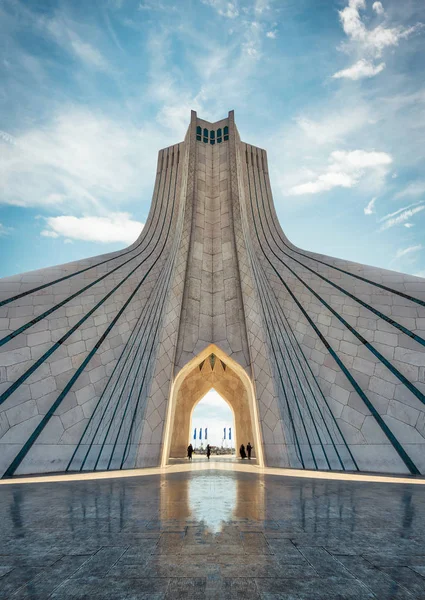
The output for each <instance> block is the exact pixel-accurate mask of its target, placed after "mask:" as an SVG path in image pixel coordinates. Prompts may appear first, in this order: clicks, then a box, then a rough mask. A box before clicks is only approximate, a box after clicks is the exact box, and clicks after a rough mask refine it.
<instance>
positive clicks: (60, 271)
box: [0, 112, 425, 477]
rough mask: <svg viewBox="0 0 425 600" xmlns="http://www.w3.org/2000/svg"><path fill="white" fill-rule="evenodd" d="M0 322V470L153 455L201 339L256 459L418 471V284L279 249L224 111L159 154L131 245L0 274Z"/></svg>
mask: <svg viewBox="0 0 425 600" xmlns="http://www.w3.org/2000/svg"><path fill="white" fill-rule="evenodd" d="M0 328H1V333H0V474H1V475H2V476H5V477H7V476H12V475H14V474H23V473H34V472H48V471H66V470H69V471H76V470H96V469H121V468H132V467H135V466H141V467H143V466H152V465H158V464H160V462H161V459H162V451H163V448H164V447H165V445H164V442H165V440H164V436H165V430H166V428H165V424H166V421H167V416H168V413H169V400H170V394H171V390H172V386H173V382H174V381H175V378H176V377H177V376H178V374H179V373H180V372H181V370H182V369H184V368H185V365H187V364H188V363H189V362H191V361H194V360H196V357H197V356H198V355H199V354H200V353H201V352H203V351H204V350H205V348H207V347H208V346H209V345H211V344H213V345H215V346H216V347H218V348H219V349H220V350H221V351H222V352H223V355H225V356H227V357H229V361H230V362H231V361H233V362H234V363H237V364H238V365H239V366H240V367H241V368H242V369H244V370H245V372H246V374H247V375H248V377H249V378H250V381H251V382H252V386H253V390H254V393H255V402H256V411H257V414H258V424H257V425H258V426H259V431H260V432H261V445H262V451H263V454H264V460H265V462H266V464H268V465H270V466H282V467H283V466H284V467H294V468H305V469H331V470H334V469H335V470H347V471H356V470H361V471H381V472H390V473H391V472H393V473H412V474H418V473H425V280H423V279H420V278H417V277H413V276H409V275H404V274H402V273H396V272H392V271H387V270H383V269H377V268H374V267H370V266H366V265H361V264H357V263H352V262H348V261H343V260H340V259H336V258H332V257H328V256H323V255H321V254H316V253H312V252H306V251H303V250H301V249H300V248H297V247H295V246H294V245H293V244H291V242H290V241H289V240H288V239H287V238H286V236H285V234H284V233H283V231H282V229H281V227H280V225H279V221H278V219H277V216H276V212H275V207H274V204H273V199H272V192H271V186H270V180H269V174H268V166H267V155H266V152H265V151H264V150H262V149H260V148H256V147H254V146H251V145H249V144H246V143H243V142H242V141H241V140H240V137H239V133H238V131H237V128H236V125H235V122H234V114H233V112H231V113H229V115H228V118H227V119H223V120H221V121H219V122H217V123H209V122H206V121H204V120H202V119H199V118H198V117H197V115H196V113H194V112H193V113H192V117H191V123H190V126H189V129H188V132H187V134H186V137H185V140H184V141H183V142H181V143H179V144H176V145H174V146H170V147H169V148H165V149H164V150H161V151H160V152H159V156H158V167H157V174H156V181H155V188H154V193H153V200H152V206H151V210H150V213H149V217H148V219H147V222H146V225H145V227H144V229H143V231H142V233H141V235H140V237H139V238H138V240H137V241H136V242H135V243H134V244H132V245H131V246H130V247H128V248H126V249H125V250H122V251H119V252H114V253H110V254H106V255H102V256H96V257H94V258H90V259H86V260H82V261H76V262H73V263H69V264H66V265H60V266H57V267H52V268H48V269H42V270H39V271H34V272H31V273H24V274H21V275H17V276H14V277H8V278H6V279H2V280H0ZM225 362H226V361H224V364H225ZM229 372H230V371H229ZM210 379H211V377H210ZM203 385H204V384H203ZM218 385H219V384H218V383H217V386H218ZM186 388H187V389H189V388H190V386H189V381H188V383H187V385H186V387H184V388H183V389H186ZM225 389H226V385H225V382H224V379H223V390H225ZM228 393H229V394H230V391H229V392H228ZM241 394H243V392H242V391H241ZM238 406H239V405H238ZM254 425H255V424H254V423H251V426H252V428H253V429H254ZM247 427H248V429H247V430H249V425H247Z"/></svg>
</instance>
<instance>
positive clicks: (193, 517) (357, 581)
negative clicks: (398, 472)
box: [0, 471, 425, 600]
mask: <svg viewBox="0 0 425 600" xmlns="http://www.w3.org/2000/svg"><path fill="white" fill-rule="evenodd" d="M200 491H201V492H202V494H201V495H200ZM223 498H225V503H224V504H223ZM170 499H172V501H170ZM383 515H385V517H384V516H383ZM0 524H1V528H2V539H1V546H0V600H3V599H7V600H13V598H14V597H15V598H29V597H31V598H32V600H39V598H42V600H48V599H49V600H50V598H49V596H50V597H52V598H54V599H55V600H82V599H90V600H99V599H101V600H109V598H111V600H133V599H136V598H137V600H140V599H142V600H143V599H145V598H146V599H147V598H149V600H160V599H161V600H163V599H164V597H165V596H166V595H167V598H171V597H173V595H174V596H175V597H178V594H179V595H180V596H182V597H184V594H185V593H186V596H187V597H188V598H189V600H190V594H192V595H193V596H195V597H200V598H205V599H206V600H223V599H224V600H227V599H229V600H230V599H232V600H233V598H244V600H245V598H246V599H247V600H250V599H251V598H254V599H256V598H262V599H263V600H264V599H266V600H278V599H281V598H286V599H287V598H289V599H293V600H322V599H323V600H324V599H326V600H337V599H338V600H354V599H355V600H364V599H365V598H375V600H377V599H378V600H407V599H408V598H416V599H418V598H421V600H424V598H425V594H424V593H423V588H424V585H425V583H424V582H425V573H424V571H425V558H424V557H425V552H424V548H425V542H424V540H425V496H424V493H423V488H422V487H421V486H410V485H409V484H406V485H398V484H396V485H390V486H387V485H382V484H379V483H365V482H361V483H358V482H354V481H349V482H341V481H323V480H315V479H301V478H295V477H291V478H285V477H269V476H263V475H261V476H258V475H256V474H254V473H252V472H240V473H232V472H228V473H224V472H219V471H217V472H214V471H209V472H206V471H199V472H189V473H174V474H169V475H168V474H167V475H165V476H161V477H151V476H149V477H141V478H138V477H132V478H123V479H112V480H96V481H95V480H91V481H90V480H85V481H73V482H61V483H60V485H53V484H51V483H49V484H43V483H40V484H37V483H34V484H31V485H22V484H16V485H12V486H1V485H0ZM199 582H202V583H199ZM203 582H205V586H204V583H203ZM14 594H15V596H14Z"/></svg>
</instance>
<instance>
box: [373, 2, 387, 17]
mask: <svg viewBox="0 0 425 600" xmlns="http://www.w3.org/2000/svg"><path fill="white" fill-rule="evenodd" d="M372 9H373V10H374V11H375V12H376V14H377V15H383V14H384V12H385V11H384V7H383V6H382V2H374V3H373V4H372Z"/></svg>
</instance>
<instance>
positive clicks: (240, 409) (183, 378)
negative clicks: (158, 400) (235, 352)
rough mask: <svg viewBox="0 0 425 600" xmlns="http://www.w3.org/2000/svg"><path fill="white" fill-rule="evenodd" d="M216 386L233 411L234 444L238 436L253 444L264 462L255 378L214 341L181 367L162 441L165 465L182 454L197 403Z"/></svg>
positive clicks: (238, 438)
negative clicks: (252, 378)
mask: <svg viewBox="0 0 425 600" xmlns="http://www.w3.org/2000/svg"><path fill="white" fill-rule="evenodd" d="M211 388H213V389H214V390H215V391H216V392H217V393H218V394H219V395H220V396H221V397H222V398H223V399H224V400H225V401H226V402H227V403H228V404H229V405H230V407H231V409H232V411H233V414H234V441H235V447H236V448H237V446H236V444H238V443H239V442H238V441H239V440H243V441H244V443H247V442H248V441H250V442H251V443H252V444H253V445H254V453H253V456H255V457H256V458H257V461H258V464H259V465H260V466H263V465H264V459H263V448H262V442H261V432H260V426H259V420H258V412H257V406H256V402H255V396H254V388H253V386H252V382H251V380H250V378H249V376H248V375H247V373H246V372H245V370H244V369H243V368H242V367H241V366H240V365H238V364H237V363H236V362H235V361H234V360H232V359H231V358H230V357H229V356H228V355H227V354H225V353H224V352H223V351H222V350H221V349H220V348H218V347H217V346H216V345H215V344H211V345H210V346H208V347H207V348H205V350H203V351H202V352H201V353H200V354H199V355H198V356H197V357H195V358H193V359H192V360H191V361H190V362H189V363H187V364H186V365H185V367H183V369H181V371H180V372H179V373H178V375H177V376H176V378H175V380H174V383H173V385H172V389H171V395H170V403H169V410H168V414H167V423H166V430H165V436H164V444H163V455H162V465H163V466H165V465H166V464H168V460H169V459H170V458H183V457H184V456H185V455H186V450H187V445H188V442H189V439H190V436H191V417H192V412H193V409H194V407H195V406H196V404H197V403H198V402H199V401H200V400H201V399H202V398H203V397H204V396H205V395H206V393H207V392H208V391H209V390H211Z"/></svg>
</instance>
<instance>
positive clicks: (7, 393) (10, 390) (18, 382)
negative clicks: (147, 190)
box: [0, 226, 163, 404]
mask: <svg viewBox="0 0 425 600" xmlns="http://www.w3.org/2000/svg"><path fill="white" fill-rule="evenodd" d="M155 227H156V226H155ZM162 227H163V226H162ZM161 234H162V229H161ZM161 234H160V235H161ZM150 241H152V237H151V240H150ZM157 243H158V242H156V244H155V246H154V247H153V249H152V250H151V251H150V252H149V254H148V255H147V256H146V257H145V258H144V259H143V260H141V262H139V263H138V264H137V265H136V266H135V267H134V269H133V270H132V271H130V273H129V274H128V275H126V276H125V277H124V278H123V279H122V280H121V281H120V282H119V283H118V284H117V285H116V286H115V287H114V288H112V289H111V290H110V291H109V292H108V293H107V294H106V295H105V296H104V297H103V298H102V299H101V300H100V301H99V302H98V303H97V304H96V305H95V306H94V307H93V308H91V309H90V310H89V312H87V313H86V314H85V315H84V317H82V318H81V319H80V320H79V321H78V322H77V323H76V324H75V325H74V326H73V327H71V329H69V330H68V331H67V332H66V333H65V334H64V335H63V336H62V337H61V338H60V339H59V340H58V341H57V342H55V343H54V344H53V345H52V346H51V347H50V348H49V350H47V351H46V352H45V353H44V354H43V355H42V356H41V357H40V358H39V359H37V360H36V362H35V363H34V364H33V365H32V366H31V367H29V368H28V369H27V370H26V371H25V372H24V373H23V374H22V375H21V376H20V377H19V378H18V379H17V380H16V381H15V382H14V383H12V384H11V385H10V386H9V387H8V388H7V390H6V391H5V392H3V394H1V395H0V404H2V403H3V402H5V401H6V400H7V398H9V396H11V394H13V392H15V391H16V390H17V389H18V388H19V386H20V385H22V383H23V382H24V381H25V380H26V379H28V377H30V375H32V373H34V371H36V370H37V369H38V367H40V366H41V365H42V364H43V362H44V361H45V360H46V359H47V358H49V356H51V355H52V354H53V352H55V350H57V349H58V348H59V347H60V346H61V345H62V344H63V343H64V342H65V341H66V340H67V339H68V338H69V337H70V336H71V335H72V334H73V333H74V332H75V331H76V330H77V329H78V328H79V327H80V326H81V325H82V324H83V323H84V322H85V321H86V320H87V319H88V318H89V317H90V316H91V315H92V314H93V313H94V312H95V311H96V310H97V309H98V308H99V307H100V306H101V305H102V304H104V302H106V300H107V299H108V298H109V297H110V296H112V294H113V293H114V292H115V291H116V290H117V289H119V288H120V287H121V286H122V285H123V283H125V282H126V281H127V279H129V278H130V277H131V275H133V273H134V272H135V271H136V270H137V269H138V268H139V267H140V266H141V265H143V263H145V262H146V261H147V260H148V259H149V258H150V257H151V256H152V254H153V252H154V250H155V248H156V246H157ZM146 249H147V248H146ZM154 264H155V263H154Z"/></svg>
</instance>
